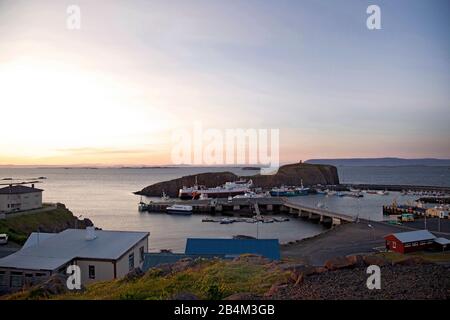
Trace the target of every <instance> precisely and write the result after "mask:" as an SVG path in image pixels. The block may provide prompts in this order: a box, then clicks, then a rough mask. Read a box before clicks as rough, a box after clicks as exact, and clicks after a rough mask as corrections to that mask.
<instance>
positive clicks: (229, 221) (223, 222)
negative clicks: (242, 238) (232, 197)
mask: <svg viewBox="0 0 450 320" xmlns="http://www.w3.org/2000/svg"><path fill="white" fill-rule="evenodd" d="M233 222H234V219H230V218H223V219H222V220H220V224H230V223H233Z"/></svg>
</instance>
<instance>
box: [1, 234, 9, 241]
mask: <svg viewBox="0 0 450 320" xmlns="http://www.w3.org/2000/svg"><path fill="white" fill-rule="evenodd" d="M7 243H8V235H7V234H6V233H1V234H0V244H7Z"/></svg>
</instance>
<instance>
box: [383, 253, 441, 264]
mask: <svg viewBox="0 0 450 320" xmlns="http://www.w3.org/2000/svg"><path fill="white" fill-rule="evenodd" d="M377 255H378V256H381V257H383V258H385V259H387V260H389V261H391V262H399V261H402V260H405V259H408V258H410V257H419V258H423V259H424V260H426V261H429V262H450V251H445V252H423V251H421V252H412V253H406V254H401V253H398V252H380V253H377Z"/></svg>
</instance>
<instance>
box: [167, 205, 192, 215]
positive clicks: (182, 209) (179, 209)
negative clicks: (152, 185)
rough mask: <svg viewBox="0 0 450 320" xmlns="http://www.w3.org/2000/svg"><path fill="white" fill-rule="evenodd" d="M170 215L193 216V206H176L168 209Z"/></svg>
mask: <svg viewBox="0 0 450 320" xmlns="http://www.w3.org/2000/svg"><path fill="white" fill-rule="evenodd" d="M166 211H167V213H168V214H179V215H191V214H192V206H187V205H182V204H174V205H172V206H169V207H167V208H166Z"/></svg>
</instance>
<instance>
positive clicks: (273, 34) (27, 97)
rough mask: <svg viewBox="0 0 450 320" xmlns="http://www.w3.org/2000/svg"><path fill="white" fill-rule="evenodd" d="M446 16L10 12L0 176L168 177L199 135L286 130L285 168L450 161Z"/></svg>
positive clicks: (183, 9) (219, 9)
mask: <svg viewBox="0 0 450 320" xmlns="http://www.w3.org/2000/svg"><path fill="white" fill-rule="evenodd" d="M72 4H76V5H78V6H79V7H80V9H81V29H80V30H68V29H67V28H66V19H67V17H68V15H67V13H66V9H67V7H68V6H69V5H72ZM369 4H377V5H379V6H380V8H381V23H382V29H381V30H368V29H367V27H366V19H367V17H368V15H367V13H366V8H367V6H368V5H369ZM449 14H450V2H449V1H448V0H442V1H440V0H433V1H420V0H418V1H415V0H389V1H380V0H376V1H362V0H348V1H329V0H323V1H320V0H309V1H300V0H296V1H274V0H272V1H265V0H245V1H244V0H242V1H237V0H232V1H225V0H221V1H219V0H195V1H190V0H179V1H174V0H171V1H163V0H161V1H155V0H149V1H144V0H142V1H137V0H130V1H114V0H108V1H82V0H73V1H72V0H71V1H57V0H54V1H44V0H33V1H25V0H0V121H1V122H0V128H1V131H2V135H1V136H2V138H1V139H0V165H6V164H17V165H20V164H23V165H29V164H47V165H52V164H62V165H64V164H101V165H113V164H117V165H119V164H124V165H125V164H126V165H157V164H170V152H171V148H172V147H173V143H172V141H171V137H172V133H173V132H174V130H177V129H180V128H187V129H189V128H192V127H193V125H194V122H195V121H200V122H201V123H202V124H203V126H204V127H205V128H216V129H220V130H223V129H227V128H244V129H246V128H267V129H270V128H275V129H279V130H280V145H281V149H280V157H281V160H282V162H290V161H298V160H300V159H308V158H335V157H384V156H396V157H406V158H416V157H438V158H450V125H449V124H450V112H449V111H450V90H449V89H450V88H449V83H450V82H449V80H450V40H449V39H450V37H449V31H450V26H449Z"/></svg>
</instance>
